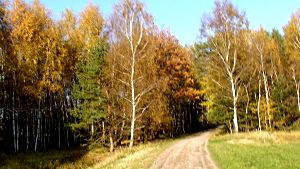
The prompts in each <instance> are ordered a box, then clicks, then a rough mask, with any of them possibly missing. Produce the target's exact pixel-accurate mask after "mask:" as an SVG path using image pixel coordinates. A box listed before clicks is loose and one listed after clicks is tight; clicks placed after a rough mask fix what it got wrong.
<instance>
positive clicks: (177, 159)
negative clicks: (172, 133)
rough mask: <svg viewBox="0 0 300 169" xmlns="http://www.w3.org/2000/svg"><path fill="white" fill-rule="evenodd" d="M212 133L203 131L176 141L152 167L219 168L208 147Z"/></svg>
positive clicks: (169, 168)
mask: <svg viewBox="0 0 300 169" xmlns="http://www.w3.org/2000/svg"><path fill="white" fill-rule="evenodd" d="M212 133H213V131H206V132H201V133H198V134H195V135H193V136H190V137H188V138H186V139H184V140H182V141H180V142H178V143H176V144H175V145H173V146H171V147H170V148H168V149H167V150H165V151H164V152H163V153H162V154H160V155H159V156H158V158H157V159H156V160H155V162H154V163H153V165H152V167H151V169H217V167H216V165H215V164H214V162H213V161H212V159H211V158H210V155H209V152H208V149H207V143H208V139H209V137H210V136H211V135H212Z"/></svg>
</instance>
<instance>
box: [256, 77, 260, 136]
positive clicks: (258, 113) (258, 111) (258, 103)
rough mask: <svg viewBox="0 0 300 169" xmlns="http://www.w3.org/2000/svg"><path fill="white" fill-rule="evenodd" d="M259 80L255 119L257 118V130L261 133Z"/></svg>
mask: <svg viewBox="0 0 300 169" xmlns="http://www.w3.org/2000/svg"><path fill="white" fill-rule="evenodd" d="M260 85H261V84H260V80H259V82H258V101H257V118H258V130H259V131H261V124H260V98H261V93H260Z"/></svg>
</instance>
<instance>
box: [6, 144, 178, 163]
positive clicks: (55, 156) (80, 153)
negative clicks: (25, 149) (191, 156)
mask: <svg viewBox="0 0 300 169" xmlns="http://www.w3.org/2000/svg"><path fill="white" fill-rule="evenodd" d="M177 140H178V139H177ZM177 140H174V139H165V140H158V141H154V142H149V143H147V144H140V145H137V146H135V147H133V148H132V149H128V148H127V147H126V148H118V149H116V151H115V152H114V153H110V152H108V149H107V148H103V147H98V148H92V149H91V150H89V151H87V150H84V149H77V150H71V151H50V152H44V153H19V154H11V155H8V154H4V153H0V159H1V160H0V169H2V168H3V169H4V168H5V169H19V168H20V169H21V168H22V169H31V168H37V169H39V168H41V169H42V168H58V169H77V168H84V169H85V168H91V169H98V168H113V169H115V168H116V169H118V168H139V169H143V168H149V167H150V166H151V165H152V163H153V162H154V160H155V159H156V157H157V156H158V155H159V154H160V153H161V152H162V151H163V150H165V149H166V148H168V147H169V146H170V145H172V144H173V143H175V142H176V141H177Z"/></svg>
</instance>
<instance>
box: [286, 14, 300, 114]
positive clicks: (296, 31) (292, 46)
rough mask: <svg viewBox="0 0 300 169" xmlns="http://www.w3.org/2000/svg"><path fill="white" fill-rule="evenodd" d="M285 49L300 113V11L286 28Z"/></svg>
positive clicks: (293, 16)
mask: <svg viewBox="0 0 300 169" xmlns="http://www.w3.org/2000/svg"><path fill="white" fill-rule="evenodd" d="M284 38H285V41H284V43H285V48H286V51H287V55H288V57H289V62H290V63H289V64H290V70H289V71H288V72H289V74H290V76H291V78H292V79H293V82H294V86H295V89H296V94H297V105H298V111H299V112H300V75H299V71H300V70H299V67H300V57H299V56H300V10H297V11H296V12H295V13H294V14H293V15H292V17H291V19H290V21H289V23H288V24H287V25H286V26H285V27H284Z"/></svg>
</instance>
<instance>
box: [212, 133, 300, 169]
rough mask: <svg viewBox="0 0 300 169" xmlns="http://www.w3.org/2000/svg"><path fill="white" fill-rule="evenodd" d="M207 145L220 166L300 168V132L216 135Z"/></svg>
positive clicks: (236, 167)
mask: <svg viewBox="0 0 300 169" xmlns="http://www.w3.org/2000/svg"><path fill="white" fill-rule="evenodd" d="M208 148H209V150H210V152H211V155H212V157H213V159H214V161H216V163H217V165H218V166H219V167H220V168H221V169H225V168H230V169H243V168H245V169H246V168H247V169H249V168H250V169H260V168H261V169H274V168H276V169H281V168H282V169H285V168H286V169H291V168H300V160H299V158H300V132H299V131H294V132H261V133H259V132H253V133H242V134H234V135H223V136H215V137H213V138H211V140H210V141H209V145H208Z"/></svg>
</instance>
